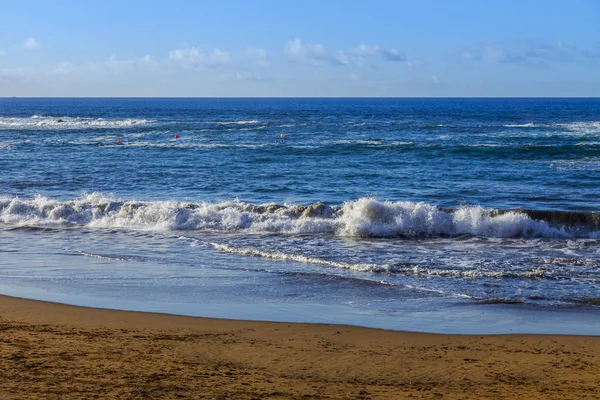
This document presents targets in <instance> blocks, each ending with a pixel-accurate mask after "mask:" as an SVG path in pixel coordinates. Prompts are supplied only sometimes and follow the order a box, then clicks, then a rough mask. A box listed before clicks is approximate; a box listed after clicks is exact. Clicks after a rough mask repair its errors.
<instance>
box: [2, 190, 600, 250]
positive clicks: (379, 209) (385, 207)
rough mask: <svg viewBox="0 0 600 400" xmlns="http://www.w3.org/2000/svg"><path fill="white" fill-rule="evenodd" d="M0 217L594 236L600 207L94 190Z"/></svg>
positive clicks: (5, 201) (219, 227)
mask: <svg viewBox="0 0 600 400" xmlns="http://www.w3.org/2000/svg"><path fill="white" fill-rule="evenodd" d="M0 223H4V224H10V225H15V226H22V227H62V226H65V227H73V226H82V227H88V228H111V229H134V230H158V231H176V230H214V231H243V232H250V233H291V234H317V233H324V234H333V235H337V236H346V237H356V238H363V237H364V238H366V237H431V236H450V237H452V236H461V235H471V236H479V237H500V238H506V237H524V238H539V237H549V238H593V239H597V238H600V213H586V212H569V211H539V210H524V209H515V210H490V209H485V208H483V207H480V206H464V207H460V208H456V209H443V208H438V207H436V206H435V205H432V204H428V203H422V202H421V203H416V202H390V201H378V200H376V199H372V198H361V199H358V200H356V201H349V202H346V203H344V204H343V205H334V206H329V205H325V204H323V203H314V204H311V205H308V206H306V205H280V204H262V205H255V204H250V203H245V202H241V201H239V200H232V201H225V202H220V203H210V202H198V203H183V202H176V201H123V200H119V199H115V198H112V197H110V196H105V195H102V194H99V193H93V194H90V195H86V196H83V197H81V198H79V199H75V200H70V201H58V200H53V199H48V198H46V197H42V196H37V197H35V198H33V199H21V198H18V197H0Z"/></svg>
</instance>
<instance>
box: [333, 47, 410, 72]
mask: <svg viewBox="0 0 600 400" xmlns="http://www.w3.org/2000/svg"><path fill="white" fill-rule="evenodd" d="M373 56H379V57H382V58H383V59H385V60H387V61H394V62H399V61H406V56H405V55H404V53H403V52H401V51H398V50H396V49H382V48H381V47H379V46H378V45H371V44H361V45H359V46H358V47H356V48H354V49H351V50H346V51H340V52H338V54H337V56H336V57H335V59H336V60H337V61H338V62H339V63H340V64H341V65H349V64H354V65H357V66H359V67H362V66H364V65H369V64H368V62H367V59H369V58H371V57H373Z"/></svg>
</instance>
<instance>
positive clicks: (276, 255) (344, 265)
mask: <svg viewBox="0 0 600 400" xmlns="http://www.w3.org/2000/svg"><path fill="white" fill-rule="evenodd" d="M208 244H209V245H210V246H212V247H213V248H214V249H216V250H219V251H223V252H226V253H231V254H238V255H244V256H251V257H258V258H265V259H270V260H277V261H290V262H299V263H304V264H316V265H323V266H326V267H332V268H340V269H346V270H351V271H357V272H379V273H382V272H383V273H395V274H402V275H414V276H431V277H451V278H464V279H477V278H503V277H520V278H533V279H535V278H545V277H548V276H547V274H546V271H545V270H544V269H542V268H532V269H529V270H525V271H506V270H503V271H500V270H486V269H481V268H464V269H437V268H427V267H423V266H412V267H406V266H398V265H389V264H364V263H356V264H353V263H348V262H343V261H332V260H326V259H323V258H319V257H309V256H304V255H301V254H289V253H283V252H277V251H265V250H260V249H256V248H250V247H235V246H231V245H228V244H223V243H214V242H209V243H208Z"/></svg>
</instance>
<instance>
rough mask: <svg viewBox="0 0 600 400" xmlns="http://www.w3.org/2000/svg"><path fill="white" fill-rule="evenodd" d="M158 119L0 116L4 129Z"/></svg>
mask: <svg viewBox="0 0 600 400" xmlns="http://www.w3.org/2000/svg"><path fill="white" fill-rule="evenodd" d="M154 122H156V121H153V120H147V119H133V118H128V119H104V118H83V117H66V116H65V117H48V116H41V115H33V116H31V117H28V118H22V117H0V130H2V129H46V128H51V129H56V128H60V129H85V128H126V127H131V126H140V125H148V124H152V123H154Z"/></svg>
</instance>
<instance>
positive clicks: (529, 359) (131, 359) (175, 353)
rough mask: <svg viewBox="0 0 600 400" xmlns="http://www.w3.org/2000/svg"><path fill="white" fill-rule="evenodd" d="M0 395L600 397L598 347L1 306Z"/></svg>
mask: <svg viewBox="0 0 600 400" xmlns="http://www.w3.org/2000/svg"><path fill="white" fill-rule="evenodd" d="M0 331H1V334H0V371H1V372H0V397H2V398H19V399H23V398H61V399H80V398H100V399H107V398H108V399H111V398H115V399H116V398H119V399H123V398H140V399H142V398H156V399H158V398H161V399H162V398H172V399H176V398H177V399H179V398H194V399H226V398H228V399H229V398H230V399H309V398H320V399H397V398H449V399H487V398H490V399H503V398H532V399H533V398H536V399H539V398H544V399H586V398H587V399H597V398H599V397H600V378H599V377H600V337H589V336H556V335H489V336H467V335H438V334H425V333H407V332H394V331H384V330H376V329H366V328H360V327H352V326H343V325H319V324H292V323H274V322H251V321H233V320H218V319H206V318H193V317H181V316H173V315H164V314H152V313H139V312H125V311H112V310H102V309H91V308H84V307H74V306H68V305H62V304H55V303H46V302H39V301H32V300H24V299H18V298H13V297H4V296H0Z"/></svg>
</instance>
